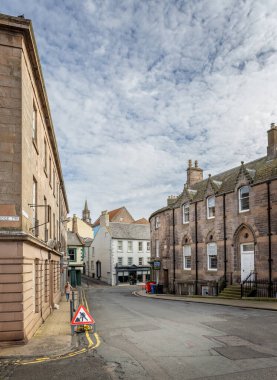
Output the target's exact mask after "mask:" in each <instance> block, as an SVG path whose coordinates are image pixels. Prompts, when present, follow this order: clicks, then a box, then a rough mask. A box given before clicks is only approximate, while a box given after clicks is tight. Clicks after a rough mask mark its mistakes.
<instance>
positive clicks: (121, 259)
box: [117, 257, 123, 266]
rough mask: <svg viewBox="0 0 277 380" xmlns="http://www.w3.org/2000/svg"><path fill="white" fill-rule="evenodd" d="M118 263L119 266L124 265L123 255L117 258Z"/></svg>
mask: <svg viewBox="0 0 277 380" xmlns="http://www.w3.org/2000/svg"><path fill="white" fill-rule="evenodd" d="M117 263H118V265H119V266H122V265H123V257H119V258H118V259H117Z"/></svg>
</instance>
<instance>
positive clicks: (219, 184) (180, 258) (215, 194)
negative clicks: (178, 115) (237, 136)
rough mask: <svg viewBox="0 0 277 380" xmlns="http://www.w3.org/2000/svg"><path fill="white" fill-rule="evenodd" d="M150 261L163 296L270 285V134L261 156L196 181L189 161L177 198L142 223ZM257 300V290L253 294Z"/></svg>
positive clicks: (273, 186)
mask: <svg viewBox="0 0 277 380" xmlns="http://www.w3.org/2000/svg"><path fill="white" fill-rule="evenodd" d="M150 224H151V259H152V262H157V261H158V262H160V265H161V269H160V270H159V271H155V273H156V279H157V278H158V280H159V282H160V283H161V284H163V285H164V288H165V289H166V291H168V292H177V293H179V294H190V295H193V294H200V295H201V294H202V295H217V294H218V291H219V289H221V286H222V284H223V286H222V288H224V287H226V286H228V285H230V284H241V283H242V282H244V281H246V280H247V281H248V280H249V281H250V280H251V279H252V280H255V281H256V280H257V279H260V280H263V281H264V282H265V283H267V285H268V291H267V296H270V297H275V296H276V294H275V293H274V288H273V287H272V284H273V282H274V281H276V280H277V235H276V234H277V127H276V126H275V125H274V124H272V125H271V128H270V130H269V131H268V148H267V156H265V157H262V158H260V159H257V160H255V161H253V162H249V163H244V162H242V163H241V165H240V166H238V167H235V168H233V169H230V170H228V171H226V172H224V173H221V174H218V175H215V176H211V175H209V177H208V178H207V179H205V180H203V171H202V170H201V169H200V168H199V167H198V163H197V161H196V162H195V165H192V163H191V161H189V166H188V169H187V182H186V184H185V186H184V189H183V191H182V193H181V194H180V195H179V196H177V197H174V196H171V197H169V198H168V202H167V206H166V207H164V208H162V209H160V210H157V211H156V212H154V213H153V214H152V215H151V216H150ZM256 295H257V296H259V290H257V291H256Z"/></svg>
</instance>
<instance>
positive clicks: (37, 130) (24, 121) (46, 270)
mask: <svg viewBox="0 0 277 380" xmlns="http://www.w3.org/2000/svg"><path fill="white" fill-rule="evenodd" d="M0 69H1V75H0V102H1V107H0V342H7V341H8V342H26V341H27V340H28V339H29V338H30V337H31V336H32V335H33V334H34V332H35V331H36V330H37V328H38V327H39V326H40V324H41V323H42V322H43V321H44V320H45V319H46V318H47V316H48V315H49V314H50V313H51V310H52V308H53V306H54V304H55V303H58V301H59V299H60V295H61V280H62V278H61V265H60V264H61V259H62V258H63V256H64V254H65V252H66V238H67V237H66V228H65V223H64V221H65V220H66V215H67V212H68V203H67V198H66V193H65V188H64V181H63V176H62V170H61V164H60V159H59V153H58V148H57V142H56V138H55V133H54V128H53V124H52V121H51V113H50V109H49V104H48V100H47V94H46V90H45V85H44V80H43V76H42V71H41V66H40V61H39V56H38V52H37V47H36V43H35V37H34V32H33V29H32V24H31V21H30V20H25V19H24V18H20V17H10V16H5V15H0Z"/></svg>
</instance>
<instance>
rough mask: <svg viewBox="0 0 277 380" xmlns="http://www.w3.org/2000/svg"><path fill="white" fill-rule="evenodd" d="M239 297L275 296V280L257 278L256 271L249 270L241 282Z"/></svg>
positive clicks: (276, 287) (276, 293)
mask: <svg viewBox="0 0 277 380" xmlns="http://www.w3.org/2000/svg"><path fill="white" fill-rule="evenodd" d="M241 297H261V298H263V297H268V298H277V280H276V279H275V280H273V281H271V282H270V281H269V280H268V279H265V278H258V276H257V273H256V272H251V273H250V274H249V275H248V277H247V278H246V279H245V280H244V281H243V282H242V283H241Z"/></svg>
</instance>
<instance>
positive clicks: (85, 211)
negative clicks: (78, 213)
mask: <svg viewBox="0 0 277 380" xmlns="http://www.w3.org/2000/svg"><path fill="white" fill-rule="evenodd" d="M82 220H83V221H84V222H87V223H90V224H91V218H90V211H89V209H88V202H87V200H86V201H85V207H84V209H83V217H82Z"/></svg>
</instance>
